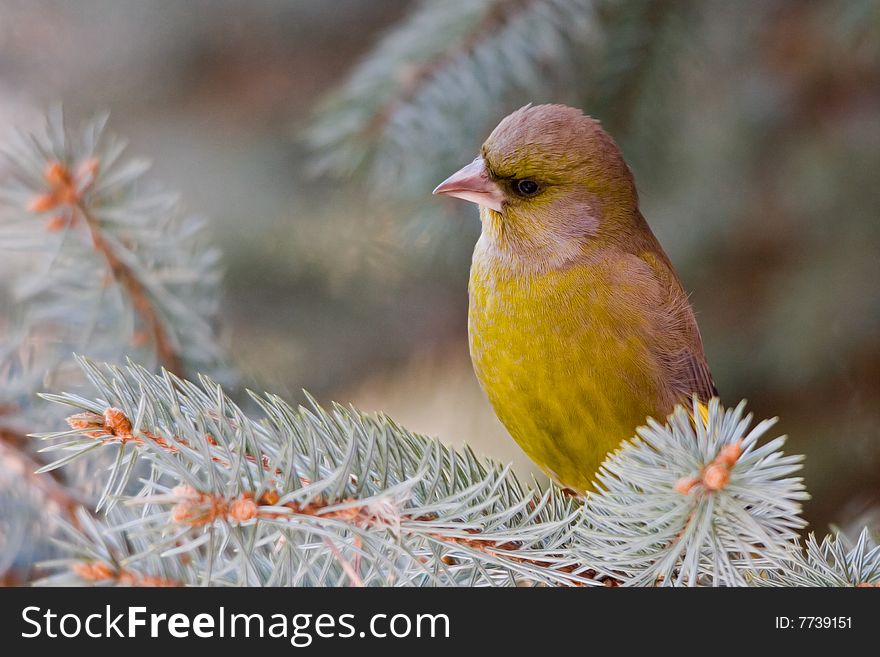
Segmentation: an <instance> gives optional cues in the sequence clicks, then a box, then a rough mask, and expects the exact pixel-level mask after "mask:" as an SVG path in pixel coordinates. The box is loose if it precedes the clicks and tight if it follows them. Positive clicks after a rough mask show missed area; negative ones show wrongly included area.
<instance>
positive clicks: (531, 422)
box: [468, 252, 656, 479]
mask: <svg viewBox="0 0 880 657" xmlns="http://www.w3.org/2000/svg"><path fill="white" fill-rule="evenodd" d="M627 280H628V277H627V276H626V272H620V271H617V270H616V269H615V265H614V264H613V263H606V262H602V261H599V262H588V263H582V264H577V265H572V266H567V267H563V268H557V269H551V270H548V271H545V272H539V273H535V272H532V273H525V272H517V271H515V270H511V269H510V268H508V267H505V266H503V263H498V262H497V261H496V260H494V259H493V258H490V257H480V256H479V252H478V255H476V256H475V258H474V262H473V266H472V268H471V279H470V286H469V293H470V308H469V318H468V329H469V330H468V332H469V338H470V349H471V357H472V360H473V363H474V369H475V371H476V374H477V378H478V379H479V380H480V383H481V384H482V386H483V388H484V390H485V391H486V393H487V396H488V397H489V400H490V401H491V403H492V405H493V406H494V408H495V410H496V413H497V414H498V416H499V418H500V419H501V421H502V422H503V423H504V424H505V425H506V426H507V428H508V430H509V431H510V432H511V434H512V435H513V437H514V438H515V439H516V440H517V442H519V443H520V444H521V445H522V446H523V448H524V449H525V450H526V452H527V453H529V454H530V455H531V456H532V457H533V458H534V459H535V460H537V461H538V462H539V463H541V464H542V465H544V466H545V468H546V469H548V470H550V471H552V472H553V473H554V474H557V475H558V477H557V478H561V479H565V477H564V476H563V474H562V473H561V472H558V468H564V467H565V464H564V463H553V462H552V461H554V460H555V459H551V458H547V457H546V456H545V457H544V458H542V454H545V453H556V454H560V456H561V455H562V454H566V456H567V457H578V458H581V459H583V458H591V457H592V453H593V452H595V455H596V456H595V458H599V457H600V456H602V455H604V453H605V452H607V451H608V449H611V448H612V447H613V446H614V445H613V444H609V443H610V442H613V441H618V440H620V439H622V438H625V437H628V436H629V435H632V429H633V428H634V427H635V426H636V424H637V423H640V422H643V421H644V419H645V416H646V415H647V414H649V413H651V412H652V411H653V410H654V409H653V408H652V405H653V404H652V400H653V399H654V398H656V381H655V373H654V372H653V371H652V362H651V361H652V358H651V354H650V349H649V347H648V344H649V339H648V332H649V327H648V326H646V324H645V320H644V314H643V313H642V312H640V311H641V310H642V309H641V308H639V303H638V301H639V300H638V294H635V295H634V294H633V289H631V287H632V286H630V285H629V284H628V283H627V282H626V281H627ZM621 432H624V433H622V434H621ZM612 436H613V437H614V438H613V440H612V438H610V437H612ZM548 441H550V442H552V443H553V444H554V448H553V449H552V450H548V449H547V448H548V445H547V442H548ZM559 448H562V449H561V450H560V449H559ZM584 451H586V452H587V453H588V454H584V453H583V452H584Z"/></svg>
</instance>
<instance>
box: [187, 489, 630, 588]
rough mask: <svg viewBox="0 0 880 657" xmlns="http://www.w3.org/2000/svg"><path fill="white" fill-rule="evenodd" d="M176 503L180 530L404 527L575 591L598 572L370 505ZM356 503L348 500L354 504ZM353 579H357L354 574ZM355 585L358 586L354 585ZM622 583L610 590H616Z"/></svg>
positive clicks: (268, 495) (245, 499)
mask: <svg viewBox="0 0 880 657" xmlns="http://www.w3.org/2000/svg"><path fill="white" fill-rule="evenodd" d="M172 497H173V499H175V500H176V504H175V505H174V507H173V508H172V509H171V520H172V522H176V523H178V524H186V525H190V526H192V527H202V526H205V525H208V524H211V523H214V522H216V521H218V520H223V521H226V522H230V523H235V524H238V523H242V522H248V521H251V520H258V519H265V520H275V521H278V520H285V519H291V518H292V516H307V517H309V518H313V519H319V520H337V521H339V522H343V523H346V524H349V525H351V526H353V527H359V528H361V529H371V528H388V527H399V529H400V531H411V532H413V533H414V534H417V535H422V536H427V537H428V538H431V539H433V540H435V541H438V542H441V543H444V544H446V545H447V546H463V547H467V548H470V549H472V550H476V551H478V552H482V553H483V554H486V555H487V556H491V557H495V558H500V559H507V560H509V561H511V562H514V563H520V564H528V565H531V566H537V567H540V568H547V569H548V570H552V571H553V572H555V573H562V574H565V575H568V576H570V578H569V582H570V583H571V584H573V585H581V584H582V583H581V582H580V578H585V579H593V578H595V576H596V572H595V571H594V570H592V569H589V570H585V571H583V572H578V571H579V570H580V568H579V566H577V565H574V564H572V565H566V566H560V567H558V568H554V567H553V566H552V565H551V564H549V563H547V562H546V561H544V560H540V559H535V558H532V557H525V556H522V555H521V554H517V552H518V551H519V550H521V549H522V544H520V543H518V542H516V541H505V542H499V541H497V540H493V539H490V538H483V537H481V534H480V531H479V530H478V529H473V528H467V529H464V532H465V533H466V534H469V536H448V535H445V534H441V533H438V532H430V531H429V532H423V531H418V530H414V528H413V527H407V526H406V525H401V522H415V523H419V522H430V521H432V520H435V517H434V516H432V515H429V516H424V515H423V516H414V515H411V514H400V515H399V516H398V517H396V518H393V519H391V518H388V517H385V516H384V515H383V514H382V513H379V512H376V511H375V510H372V509H371V508H370V507H369V505H367V504H361V505H351V506H346V507H345V508H343V509H333V508H332V507H333V506H336V504H328V503H326V502H324V501H321V500H314V501H312V502H310V503H308V504H305V505H303V504H300V503H298V502H286V503H285V504H283V505H281V506H282V507H283V508H285V509H287V511H276V510H272V509H269V508H266V507H271V506H276V505H277V502H278V500H279V499H280V498H279V495H278V493H277V491H274V490H271V491H268V492H265V493H263V494H262V495H256V494H255V493H253V492H250V491H247V492H244V493H241V494H240V495H238V496H236V497H234V498H224V497H222V496H220V495H215V494H213V493H205V492H201V491H197V490H195V489H194V488H192V487H191V486H186V485H184V486H178V487H177V488H175V489H174V490H173V491H172ZM355 501H356V500H354V499H348V500H344V501H343V503H345V504H350V503H352V502H355ZM349 575H351V574H350V573H349ZM353 581H355V580H354V579H353ZM614 584H616V582H614V583H612V584H608V585H614Z"/></svg>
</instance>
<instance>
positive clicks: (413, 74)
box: [360, 0, 536, 139]
mask: <svg viewBox="0 0 880 657" xmlns="http://www.w3.org/2000/svg"><path fill="white" fill-rule="evenodd" d="M535 1H536V0H496V1H495V2H494V3H493V4H492V5H490V6H489V8H488V9H487V10H486V13H485V14H484V15H483V17H482V18H481V19H480V21H479V22H478V23H477V24H476V25H475V26H474V28H473V29H472V30H471V31H470V32H469V33H468V34H467V35H466V36H465V38H464V39H463V40H462V42H461V44H459V46H458V47H457V48H456V49H454V50H452V51H450V52H447V53H446V54H444V55H443V56H441V57H438V58H437V59H435V60H433V61H427V62H424V63H422V64H420V65H418V66H414V67H413V68H412V69H411V70H410V71H409V72H408V74H407V76H406V79H405V80H404V82H403V84H402V86H401V89H400V91H399V93H397V94H396V95H395V96H393V97H392V98H390V99H389V100H388V101H387V102H385V103H384V104H382V105H380V106H379V107H378V108H377V109H376V110H375V112H374V113H373V116H372V117H371V118H370V120H369V121H368V122H367V124H366V126H364V128H363V129H362V130H361V131H360V136H361V137H364V138H367V139H369V138H371V137H374V136H375V135H377V134H378V133H380V132H381V131H382V130H383V129H384V128H385V126H386V125H387V124H388V122H389V121H390V120H391V117H392V116H394V113H395V112H396V111H397V110H398V109H399V108H400V107H401V106H403V105H405V104H406V103H408V102H410V101H412V100H413V99H414V98H415V97H416V96H417V95H418V93H419V91H420V90H421V88H422V86H423V85H424V84H425V83H426V82H428V81H429V80H431V79H433V78H435V77H437V75H438V74H439V73H440V72H441V71H443V70H444V69H446V68H448V67H449V66H450V65H452V64H453V63H454V62H455V61H457V60H458V59H460V58H461V57H465V56H467V55H469V54H471V53H472V52H473V50H474V49H475V48H476V47H477V45H479V44H480V43H482V42H483V40H484V38H485V36H486V35H487V34H491V33H492V32H494V31H495V30H497V29H498V28H499V27H501V26H502V25H504V24H505V23H508V22H509V21H510V20H511V18H512V17H513V16H515V15H516V13H518V12H522V11H525V10H526V9H527V8H528V7H529V5H532V4H534V3H535ZM515 5H519V7H518V8H514V6H515ZM508 7H511V9H510V10H508Z"/></svg>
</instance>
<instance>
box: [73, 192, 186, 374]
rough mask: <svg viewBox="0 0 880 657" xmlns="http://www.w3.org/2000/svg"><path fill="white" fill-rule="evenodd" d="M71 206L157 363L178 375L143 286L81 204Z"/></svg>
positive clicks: (169, 344)
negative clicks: (135, 316)
mask: <svg viewBox="0 0 880 657" xmlns="http://www.w3.org/2000/svg"><path fill="white" fill-rule="evenodd" d="M75 207H76V209H77V211H78V212H79V214H80V215H81V216H82V218H83V220H84V221H85V224H86V226H87V227H88V229H89V234H90V235H91V237H92V243H93V244H94V245H95V249H97V251H98V252H99V253H100V254H101V255H103V256H104V259H105V260H106V261H107V266H108V267H109V268H110V273H111V274H112V275H113V278H114V280H115V281H116V282H117V283H118V284H119V285H121V286H122V287H123V288H124V289H125V291H126V292H127V293H128V296H129V298H130V299H131V303H132V306H134V309H135V311H136V312H137V313H138V315H139V316H140V318H141V320H142V321H143V322H144V324H145V325H146V330H147V333H148V334H149V335H150V336H151V338H152V341H153V344H154V345H155V347H156V354H157V355H158V357H159V362H160V363H162V366H163V367H165V369H167V370H169V371H170V372H177V373H180V372H182V362H181V357H180V354H179V353H178V352H177V349H175V347H174V345H173V344H172V342H171V338H170V336H169V335H168V332H167V331H166V329H165V326H164V325H163V324H162V320H161V319H160V318H159V314H158V312H157V310H156V308H155V306H154V305H153V302H152V301H151V300H150V296H149V294H147V291H146V289H144V285H143V283H141V282H140V280H139V279H138V277H137V276H135V274H134V272H133V271H132V270H131V268H130V267H129V266H128V265H126V264H125V263H124V262H122V260H120V259H119V256H117V255H116V253H115V252H114V251H113V248H112V247H111V246H110V244H109V243H108V242H107V240H106V239H105V238H104V235H103V234H102V232H101V228H100V225H99V224H98V221H97V220H96V219H95V218H94V216H93V215H92V213H91V212H89V210H88V208H86V206H85V205H84V204H83V203H82V201H79V202H77V204H76V206H75Z"/></svg>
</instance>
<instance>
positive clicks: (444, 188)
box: [434, 157, 504, 212]
mask: <svg viewBox="0 0 880 657" xmlns="http://www.w3.org/2000/svg"><path fill="white" fill-rule="evenodd" d="M434 193H435V194H442V195H444V196H454V197H455V198H461V199H464V200H465V201H470V202H472V203H476V204H477V205H480V206H482V207H484V208H491V209H492V210H495V211H496V212H501V205H502V203H504V192H503V191H502V189H501V187H500V186H499V185H498V183H496V182H494V181H493V180H492V179H490V178H489V172H488V171H486V162H485V161H484V160H483V158H482V157H478V158H477V159H476V160H474V161H473V162H471V163H470V164H468V165H467V166H466V167H464V168H462V169H459V170H458V171H456V172H455V173H453V174H452V175H451V176H449V177H448V178H447V179H446V180H444V181H443V182H442V183H440V184H439V185H437V188H436V189H435V190H434Z"/></svg>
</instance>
